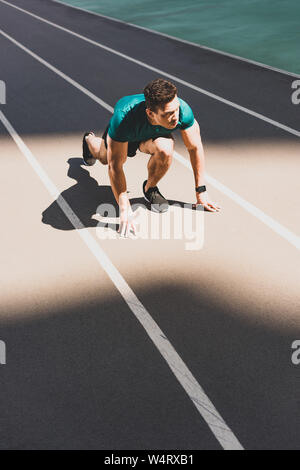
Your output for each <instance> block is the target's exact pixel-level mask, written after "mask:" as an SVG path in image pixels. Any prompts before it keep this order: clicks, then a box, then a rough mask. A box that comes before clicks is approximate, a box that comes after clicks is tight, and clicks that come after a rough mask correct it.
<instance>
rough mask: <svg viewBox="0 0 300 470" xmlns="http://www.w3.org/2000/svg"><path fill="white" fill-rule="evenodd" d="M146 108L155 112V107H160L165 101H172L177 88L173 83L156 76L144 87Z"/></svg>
mask: <svg viewBox="0 0 300 470" xmlns="http://www.w3.org/2000/svg"><path fill="white" fill-rule="evenodd" d="M144 95H145V101H146V108H149V109H151V111H154V112H157V108H161V107H162V106H163V105H165V104H166V103H169V102H170V101H172V100H173V99H174V98H175V96H176V95H177V88H176V86H175V85H173V83H171V82H168V80H164V79H163V78H157V79H156V80H153V81H152V82H150V83H148V85H146V86H145V88H144Z"/></svg>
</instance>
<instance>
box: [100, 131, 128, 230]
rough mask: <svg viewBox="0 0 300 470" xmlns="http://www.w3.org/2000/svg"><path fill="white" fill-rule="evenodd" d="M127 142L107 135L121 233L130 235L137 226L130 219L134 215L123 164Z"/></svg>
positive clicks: (109, 168) (108, 154)
mask: <svg viewBox="0 0 300 470" xmlns="http://www.w3.org/2000/svg"><path fill="white" fill-rule="evenodd" d="M127 146H128V143H127V142H117V141H116V140H113V139H111V138H110V137H109V135H107V162H108V174H109V179H110V184H111V188H112V191H113V193H114V196H115V199H116V201H117V203H118V204H119V208H120V228H119V232H120V233H121V235H124V236H127V235H129V232H130V230H133V232H134V233H135V226H134V224H133V223H132V222H131V221H130V220H129V218H130V216H131V215H132V211H131V207H130V202H129V199H128V196H127V184H126V177H125V173H124V170H123V165H124V163H125V162H126V159H127Z"/></svg>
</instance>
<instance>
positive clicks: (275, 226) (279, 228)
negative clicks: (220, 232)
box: [0, 29, 300, 249]
mask: <svg viewBox="0 0 300 470" xmlns="http://www.w3.org/2000/svg"><path fill="white" fill-rule="evenodd" d="M0 33H1V34H2V35H3V36H5V37H6V38H7V39H9V40H10V41H12V42H13V43H14V44H15V45H16V46H18V47H20V48H21V49H22V50H24V51H25V52H26V53H27V54H29V55H30V56H32V57H33V58H34V59H36V60H37V61H38V62H40V63H41V64H43V65H44V66H45V67H47V68H49V69H50V70H52V71H53V72H54V73H56V74H57V75H59V76H60V77H61V78H63V79H64V80H66V81H67V82H68V83H70V84H71V85H73V86H74V87H75V88H77V89H78V90H80V91H81V92H82V93H84V94H85V95H86V96H88V97H89V98H91V99H92V100H93V101H95V102H96V103H98V104H99V105H100V106H102V107H104V108H105V109H107V110H108V111H109V112H110V113H113V112H114V109H113V108H112V106H110V105H109V104H107V103H106V102H105V101H103V100H101V99H100V98H98V96H96V95H94V94H93V93H91V92H90V91H89V90H88V89H87V88H85V87H83V86H82V85H80V84H79V83H78V82H76V81H75V80H73V79H72V78H70V77H69V76H68V75H66V74H64V73H63V72H61V71H60V70H58V69H57V68H56V67H53V65H51V64H49V62H47V61H46V60H44V59H42V58H41V57H39V56H38V55H37V54H35V53H34V52H32V51H31V50H30V49H28V48H27V47H25V46H23V45H22V44H21V43H19V42H18V41H16V40H15V39H13V38H12V37H11V36H9V35H8V34H6V33H4V32H3V31H2V30H1V29H0ZM174 156H175V158H176V159H177V160H178V161H179V162H180V163H182V164H183V165H184V166H186V167H187V168H189V169H190V170H191V167H190V164H189V162H188V161H187V160H186V159H185V158H184V157H183V156H181V155H179V154H178V153H177V152H175V155H174ZM206 177H207V180H208V181H209V182H210V184H211V185H212V186H214V187H215V188H216V189H218V190H219V191H221V192H222V193H223V194H225V195H226V196H228V197H230V198H231V199H232V200H233V201H234V202H235V203H237V204H238V205H240V206H241V207H243V209H246V210H247V211H248V212H249V213H251V214H252V215H254V217H257V218H258V219H259V220H260V221H261V222H263V223H264V224H266V225H267V226H268V227H269V228H270V229H271V230H273V231H275V232H276V233H277V234H278V235H280V236H281V237H282V238H284V239H285V240H287V241H288V242H289V243H291V244H292V245H293V246H295V247H296V248H297V249H299V246H300V245H299V243H300V242H299V240H300V239H299V237H298V236H297V235H295V234H294V233H292V232H290V231H289V230H288V229H287V228H285V227H284V226H283V225H281V224H279V223H278V222H276V221H275V220H274V219H272V218H271V217H269V216H268V215H266V214H264V212H262V211H261V210H260V209H258V208H257V207H255V206H254V205H253V204H251V203H249V202H247V201H246V200H245V199H243V198H242V197H240V196H239V195H238V194H236V193H234V192H233V191H231V190H230V189H229V188H227V187H226V186H224V185H223V184H222V183H220V182H219V181H217V180H216V179H215V178H212V177H211V176H209V175H208V174H206Z"/></svg>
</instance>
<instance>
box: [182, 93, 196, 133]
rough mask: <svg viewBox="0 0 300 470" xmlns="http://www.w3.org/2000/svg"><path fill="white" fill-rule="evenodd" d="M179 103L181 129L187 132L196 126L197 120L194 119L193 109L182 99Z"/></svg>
mask: <svg viewBox="0 0 300 470" xmlns="http://www.w3.org/2000/svg"><path fill="white" fill-rule="evenodd" d="M179 102H180V112H179V119H180V122H181V125H180V129H183V130H185V129H188V128H189V127H191V126H192V125H193V124H194V122H195V118H194V114H193V111H192V108H191V107H190V106H189V105H188V104H187V103H186V102H185V101H183V100H182V99H180V98H179Z"/></svg>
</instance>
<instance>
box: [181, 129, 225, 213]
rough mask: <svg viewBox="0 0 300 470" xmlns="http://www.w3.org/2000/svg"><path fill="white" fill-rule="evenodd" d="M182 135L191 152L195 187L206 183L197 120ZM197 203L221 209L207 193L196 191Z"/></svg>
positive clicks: (209, 208)
mask: <svg viewBox="0 0 300 470" xmlns="http://www.w3.org/2000/svg"><path fill="white" fill-rule="evenodd" d="M180 132H181V136H182V140H183V143H184V145H185V146H186V148H187V150H188V152H189V154H190V160H191V165H192V168H193V172H194V179H195V187H196V188H197V187H198V186H203V185H205V157H204V150H203V145H202V139H201V134H200V127H199V124H198V122H197V121H196V120H195V122H194V124H193V125H192V126H191V127H189V128H188V129H186V130H182V131H180ZM196 200H197V204H201V205H203V206H204V208H205V209H206V210H208V211H210V212H216V211H218V210H219V209H220V207H219V206H218V205H217V204H214V203H213V202H211V201H209V200H208V197H207V193H206V192H204V193H200V194H199V193H196Z"/></svg>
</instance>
